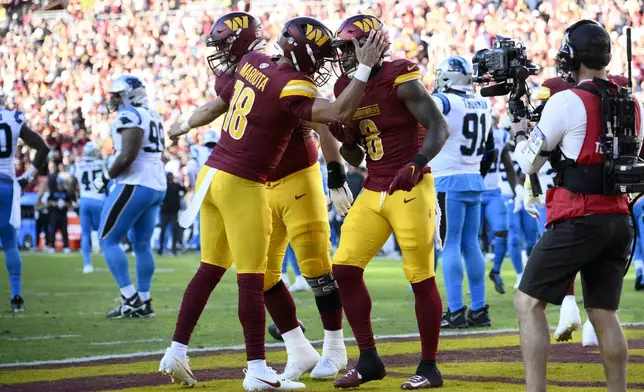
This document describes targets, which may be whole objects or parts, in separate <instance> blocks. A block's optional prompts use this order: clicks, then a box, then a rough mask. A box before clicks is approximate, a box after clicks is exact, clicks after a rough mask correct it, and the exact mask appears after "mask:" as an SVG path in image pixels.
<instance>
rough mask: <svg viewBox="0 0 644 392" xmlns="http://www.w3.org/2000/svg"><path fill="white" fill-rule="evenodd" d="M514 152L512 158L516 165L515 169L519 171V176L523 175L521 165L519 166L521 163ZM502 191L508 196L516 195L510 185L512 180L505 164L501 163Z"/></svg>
mask: <svg viewBox="0 0 644 392" xmlns="http://www.w3.org/2000/svg"><path fill="white" fill-rule="evenodd" d="M514 154H515V153H514V152H511V153H510V157H511V158H512V165H513V166H514V171H515V172H516V173H517V177H519V176H520V175H521V173H522V172H521V166H519V163H518V162H517V160H516V159H515V157H514ZM500 174H501V193H502V194H503V196H507V197H514V191H513V190H512V186H510V182H509V181H508V173H507V172H506V171H505V165H504V164H503V163H501V173H500Z"/></svg>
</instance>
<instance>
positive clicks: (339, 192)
mask: <svg viewBox="0 0 644 392" xmlns="http://www.w3.org/2000/svg"><path fill="white" fill-rule="evenodd" d="M326 167H327V171H328V183H329V199H331V202H332V203H333V205H334V206H335V209H336V210H337V211H338V214H339V215H340V216H345V215H347V213H348V212H349V208H351V204H353V194H352V193H351V189H349V185H348V184H347V175H346V174H345V173H344V166H342V165H341V164H340V163H338V162H329V163H327V165H326Z"/></svg>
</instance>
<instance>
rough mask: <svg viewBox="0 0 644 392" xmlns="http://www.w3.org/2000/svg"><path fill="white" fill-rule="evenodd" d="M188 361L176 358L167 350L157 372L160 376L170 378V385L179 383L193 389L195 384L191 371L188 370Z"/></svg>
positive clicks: (184, 358) (186, 358) (195, 380)
mask: <svg viewBox="0 0 644 392" xmlns="http://www.w3.org/2000/svg"><path fill="white" fill-rule="evenodd" d="M189 362H190V359H189V358H188V357H187V356H185V357H183V358H182V357H178V356H176V355H175V354H174V352H173V351H172V350H171V349H170V348H168V349H167V350H165V355H164V356H163V358H162V359H161V363H159V372H161V374H163V375H166V376H170V379H171V380H172V383H173V384H174V383H180V384H182V385H187V386H189V387H193V386H194V385H195V384H196V383H197V379H195V376H194V374H192V370H190V364H189Z"/></svg>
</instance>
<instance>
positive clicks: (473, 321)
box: [467, 305, 492, 327]
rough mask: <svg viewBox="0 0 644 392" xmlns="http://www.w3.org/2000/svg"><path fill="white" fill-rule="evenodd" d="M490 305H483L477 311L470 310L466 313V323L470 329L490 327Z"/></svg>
mask: <svg viewBox="0 0 644 392" xmlns="http://www.w3.org/2000/svg"><path fill="white" fill-rule="evenodd" d="M488 309H490V305H485V306H484V307H483V308H481V309H479V310H472V309H470V310H469V311H468V312H467V323H468V324H469V325H471V326H472V327H489V326H491V325H492V321H491V320H490V314H489V313H488Z"/></svg>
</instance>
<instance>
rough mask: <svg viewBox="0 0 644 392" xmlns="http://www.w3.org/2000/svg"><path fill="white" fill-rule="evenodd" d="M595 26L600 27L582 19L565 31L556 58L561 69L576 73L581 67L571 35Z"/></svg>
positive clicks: (591, 21) (593, 22)
mask: <svg viewBox="0 0 644 392" xmlns="http://www.w3.org/2000/svg"><path fill="white" fill-rule="evenodd" d="M589 24H592V25H596V26H599V27H601V25H600V24H599V23H597V22H595V21H593V20H589V19H582V20H580V21H578V22H576V23H574V24H573V25H571V26H570V27H568V28H567V29H566V33H565V36H564V42H563V44H562V45H561V48H560V49H559V53H557V58H558V59H559V62H560V63H563V64H561V68H562V69H565V70H568V71H576V70H578V69H579V67H581V60H580V58H579V50H578V49H575V47H574V44H573V43H572V41H571V40H570V36H571V35H572V33H573V32H574V31H575V30H577V29H578V28H580V27H581V26H584V25H589ZM610 56H611V55H610V53H609V54H608V61H610Z"/></svg>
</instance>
